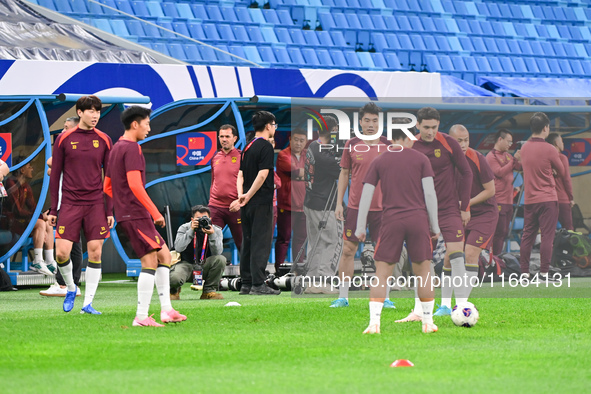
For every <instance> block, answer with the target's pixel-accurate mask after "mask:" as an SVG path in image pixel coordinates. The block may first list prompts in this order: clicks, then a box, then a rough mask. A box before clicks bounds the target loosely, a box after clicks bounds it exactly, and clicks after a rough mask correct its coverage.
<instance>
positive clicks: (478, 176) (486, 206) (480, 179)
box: [466, 148, 498, 217]
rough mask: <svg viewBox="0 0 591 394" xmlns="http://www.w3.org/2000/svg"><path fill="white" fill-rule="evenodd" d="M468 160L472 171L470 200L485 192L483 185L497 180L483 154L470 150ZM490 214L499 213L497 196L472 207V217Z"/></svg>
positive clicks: (467, 154)
mask: <svg viewBox="0 0 591 394" xmlns="http://www.w3.org/2000/svg"><path fill="white" fill-rule="evenodd" d="M466 158H467V159H468V164H469V165H470V169H471V170H472V190H471V192H470V198H474V197H476V196H477V195H478V194H480V192H482V191H483V190H484V186H483V185H484V184H485V183H488V182H490V181H493V180H494V179H495V175H494V174H493V171H492V170H491V168H490V166H489V165H488V162H487V161H486V158H485V157H484V156H483V155H482V153H480V152H478V151H476V150H474V149H472V148H468V151H467V152H466ZM488 212H493V213H494V212H498V208H497V200H496V199H495V196H492V197H491V198H489V199H488V200H486V201H484V202H481V203H480V204H476V205H472V206H470V214H471V216H472V217H475V216H478V215H481V214H483V213H488Z"/></svg>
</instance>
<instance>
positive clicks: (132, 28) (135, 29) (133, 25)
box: [125, 19, 184, 37]
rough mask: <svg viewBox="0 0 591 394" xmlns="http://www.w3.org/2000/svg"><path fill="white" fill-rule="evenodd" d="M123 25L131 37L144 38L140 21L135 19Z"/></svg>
mask: <svg viewBox="0 0 591 394" xmlns="http://www.w3.org/2000/svg"><path fill="white" fill-rule="evenodd" d="M125 25H126V26H127V31H129V33H130V34H131V35H132V36H136V37H145V35H146V33H145V32H144V28H143V27H142V23H141V22H140V21H137V20H135V19H132V20H126V21H125ZM183 25H184V24H183Z"/></svg>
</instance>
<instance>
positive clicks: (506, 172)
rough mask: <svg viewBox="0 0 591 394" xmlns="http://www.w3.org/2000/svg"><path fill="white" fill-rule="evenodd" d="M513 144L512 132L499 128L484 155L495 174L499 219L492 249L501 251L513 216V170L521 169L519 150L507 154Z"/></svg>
mask: <svg viewBox="0 0 591 394" xmlns="http://www.w3.org/2000/svg"><path fill="white" fill-rule="evenodd" d="M511 145H513V134H512V133H511V132H510V131H509V130H507V129H501V130H499V131H497V133H496V134H495V146H494V148H493V150H491V151H490V152H488V154H487V155H486V161H487V162H488V165H489V166H490V168H491V169H492V170H493V173H494V174H495V199H496V200H497V209H498V211H499V221H498V222H497V228H496V230H495V236H494V238H493V243H492V251H493V253H494V254H496V255H499V254H501V253H503V244H504V243H505V239H506V238H507V235H508V234H509V225H510V224H511V218H512V216H513V171H521V161H520V160H521V152H520V151H517V152H515V156H511V154H509V148H511Z"/></svg>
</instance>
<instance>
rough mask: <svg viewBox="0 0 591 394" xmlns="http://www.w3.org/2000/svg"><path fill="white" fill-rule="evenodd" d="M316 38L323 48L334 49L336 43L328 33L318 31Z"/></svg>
mask: <svg viewBox="0 0 591 394" xmlns="http://www.w3.org/2000/svg"><path fill="white" fill-rule="evenodd" d="M316 36H317V37H318V40H319V41H320V45H322V46H323V47H329V48H330V47H333V46H334V42H332V38H331V37H330V34H329V33H328V32H327V31H324V30H322V31H317V32H316Z"/></svg>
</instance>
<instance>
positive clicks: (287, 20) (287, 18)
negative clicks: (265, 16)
mask: <svg viewBox="0 0 591 394" xmlns="http://www.w3.org/2000/svg"><path fill="white" fill-rule="evenodd" d="M277 16H278V17H279V21H280V23H279V24H280V25H283V26H293V20H292V19H291V15H290V14H289V11H287V10H277Z"/></svg>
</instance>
